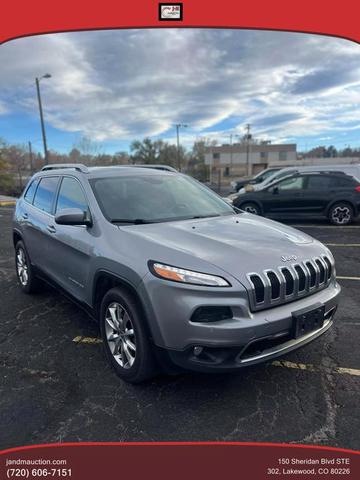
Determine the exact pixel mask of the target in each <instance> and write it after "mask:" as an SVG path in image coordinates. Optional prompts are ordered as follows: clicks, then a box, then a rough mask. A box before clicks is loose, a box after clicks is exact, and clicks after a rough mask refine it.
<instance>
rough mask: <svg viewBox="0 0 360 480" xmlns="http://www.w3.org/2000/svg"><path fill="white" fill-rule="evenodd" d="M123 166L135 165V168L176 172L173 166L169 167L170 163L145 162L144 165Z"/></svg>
mask: <svg viewBox="0 0 360 480" xmlns="http://www.w3.org/2000/svg"><path fill="white" fill-rule="evenodd" d="M124 167H137V168H154V169H155V170H166V171H167V172H176V173H177V170H176V168H174V167H170V165H161V164H153V165H152V164H145V165H139V164H136V165H124Z"/></svg>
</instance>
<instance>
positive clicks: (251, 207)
mask: <svg viewBox="0 0 360 480" xmlns="http://www.w3.org/2000/svg"><path fill="white" fill-rule="evenodd" d="M239 208H241V210H244V211H245V212H248V213H252V214H253V215H260V214H261V211H260V208H259V206H258V205H257V204H256V203H253V202H247V203H243V204H242V205H241V206H240V207H239Z"/></svg>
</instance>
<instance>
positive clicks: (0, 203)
mask: <svg viewBox="0 0 360 480" xmlns="http://www.w3.org/2000/svg"><path fill="white" fill-rule="evenodd" d="M13 205H16V201H14V200H10V201H6V202H0V207H12V206H13Z"/></svg>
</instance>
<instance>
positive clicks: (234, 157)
mask: <svg viewBox="0 0 360 480" xmlns="http://www.w3.org/2000/svg"><path fill="white" fill-rule="evenodd" d="M296 161H297V153H296V144H278V145H276V144H268V143H259V144H249V145H247V144H243V143H241V144H240V143H235V144H233V145H221V146H215V147H207V149H206V153H205V164H206V165H209V167H210V171H211V180H212V181H216V182H217V181H219V180H220V181H221V183H225V182H226V181H229V180H230V178H232V177H239V176H244V175H254V174H256V173H258V172H260V171H261V170H263V169H264V168H268V167H269V166H272V165H283V166H284V167H287V166H290V165H294V164H295V163H296Z"/></svg>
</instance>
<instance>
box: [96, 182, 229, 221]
mask: <svg viewBox="0 0 360 480" xmlns="http://www.w3.org/2000/svg"><path fill="white" fill-rule="evenodd" d="M90 184H91V186H92V189H93V191H94V194H95V196H96V199H97V201H98V203H99V205H100V208H101V210H102V212H103V214H104V216H105V217H106V218H107V219H108V220H109V221H111V222H114V223H125V224H126V223H152V222H161V221H171V220H185V219H190V218H205V217H217V216H220V215H232V214H234V213H235V212H234V209H233V208H232V207H231V206H230V205H228V204H227V203H226V202H225V201H224V200H222V199H221V198H220V197H218V196H217V195H216V194H215V193H213V192H212V191H211V190H209V189H208V188H206V187H204V186H202V185H201V184H200V183H198V182H197V181H195V180H193V179H191V178H190V177H186V176H183V175H169V174H166V175H163V174H159V175H134V176H125V175H124V176H117V177H111V178H110V177H108V178H96V179H93V180H90Z"/></svg>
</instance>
